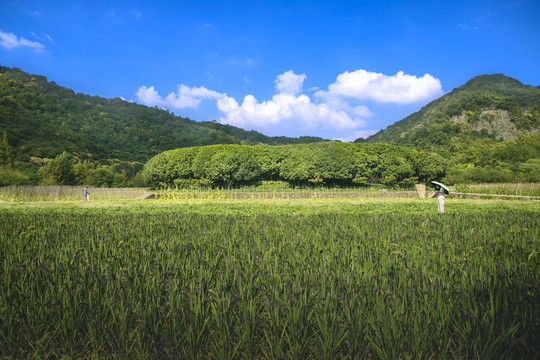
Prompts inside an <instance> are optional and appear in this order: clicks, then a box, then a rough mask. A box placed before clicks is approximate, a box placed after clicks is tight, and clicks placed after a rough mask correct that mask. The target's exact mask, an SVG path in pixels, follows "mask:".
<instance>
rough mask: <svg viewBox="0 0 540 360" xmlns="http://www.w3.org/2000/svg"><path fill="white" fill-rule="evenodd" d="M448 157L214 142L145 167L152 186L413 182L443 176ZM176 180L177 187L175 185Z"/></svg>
mask: <svg viewBox="0 0 540 360" xmlns="http://www.w3.org/2000/svg"><path fill="white" fill-rule="evenodd" d="M446 168H447V166H446V160H445V159H444V158H442V157H441V156H439V155H437V154H434V153H424V152H418V151H416V150H412V149H409V148H404V147H397V146H393V145H382V144H349V143H340V142H322V143H314V144H301V145H284V146H266V145H258V146H249V145H211V146H204V147H196V148H186V149H176V150H171V151H166V152H163V153H161V154H159V155H156V156H155V157H153V158H152V159H150V160H149V161H148V162H147V163H146V165H145V167H144V171H143V176H144V179H145V180H146V181H147V183H148V184H149V185H150V186H152V187H163V186H170V187H172V186H178V184H181V182H176V181H177V180H178V179H191V178H193V179H208V180H209V181H211V182H212V184H213V185H215V186H219V187H231V186H245V185H252V184H255V183H257V182H258V181H261V180H263V181H275V180H278V181H287V182H288V183H290V184H292V185H294V186H306V185H309V184H311V185H313V186H321V185H322V184H325V185H327V186H352V185H364V184H368V183H378V182H380V183H383V184H385V185H387V186H393V185H396V184H400V183H402V184H404V185H405V186H410V182H411V181H413V179H416V180H419V181H421V182H427V181H428V180H433V179H439V178H441V177H442V176H444V174H445V171H446ZM175 184H176V185H175Z"/></svg>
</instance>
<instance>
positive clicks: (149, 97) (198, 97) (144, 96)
mask: <svg viewBox="0 0 540 360" xmlns="http://www.w3.org/2000/svg"><path fill="white" fill-rule="evenodd" d="M136 95H137V98H138V99H139V101H140V102H141V103H143V104H145V105H148V106H158V107H162V108H174V109H185V108H194V107H197V106H199V104H200V102H201V101H202V100H203V99H216V100H217V99H220V98H222V97H224V96H226V95H225V94H220V93H218V92H216V91H213V90H208V89H207V88H205V87H204V86H201V87H189V86H186V85H184V84H180V85H179V86H178V91H177V92H171V93H170V94H169V95H167V96H166V97H165V98H163V97H161V96H160V95H159V93H158V92H157V91H156V89H155V88H154V86H150V87H146V86H144V85H143V86H141V87H140V88H139V90H137V93H136Z"/></svg>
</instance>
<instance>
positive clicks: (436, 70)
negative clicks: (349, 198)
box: [0, 0, 540, 141]
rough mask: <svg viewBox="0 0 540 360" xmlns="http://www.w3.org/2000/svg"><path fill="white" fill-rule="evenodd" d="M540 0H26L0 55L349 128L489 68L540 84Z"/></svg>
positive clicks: (308, 126) (348, 132)
mask: <svg viewBox="0 0 540 360" xmlns="http://www.w3.org/2000/svg"><path fill="white" fill-rule="evenodd" d="M539 18H540V1H538V0H522V1H511V0H510V1H476V0H471V1H460V0H457V1H294V0H293V1H281V0H277V1H254V0H250V1H227V0H221V1H159V0H154V1H148V2H143V1H136V0H135V1H99V0H97V1H79V2H75V1H73V2H72V1H54V0H49V1H26V0H20V1H15V0H3V1H2V2H1V4H0V63H1V64H2V65H3V66H9V67H19V68H21V69H23V70H24V71H27V72H30V73H36V74H41V75H45V76H47V77H48V79H49V80H50V81H55V82H56V83H58V84H59V85H62V86H66V87H69V88H72V89H74V90H75V91H76V92H82V93H86V94H90V95H99V96H101V97H106V98H114V97H122V98H124V99H125V100H127V101H133V102H137V103H141V104H146V105H149V106H158V107H160V108H166V109H169V110H170V111H172V112H174V113H175V114H177V115H180V116H184V117H189V118H191V119H193V120H197V121H203V120H217V121H219V122H221V123H226V124H231V125H234V126H239V127H242V128H245V129H247V130H251V129H254V130H257V131H259V132H262V133H263V134H266V135H271V136H276V135H284V136H292V137H297V136H302V135H310V136H321V137H323V138H327V139H341V140H343V141H351V140H354V139H356V138H358V137H365V136H367V135H370V134H373V133H374V132H376V131H377V130H380V129H384V128H386V127H387V126H388V125H391V124H393V123H395V122H396V121H399V120H401V119H402V118H404V117H406V116H407V115H409V114H411V113H413V112H414V111H417V110H419V109H420V108H421V107H422V106H424V105H426V104H427V103H429V102H430V101H432V100H434V99H436V98H437V97H439V96H441V95H442V94H444V93H446V92H449V91H451V90H452V89H454V88H456V87H458V86H460V85H462V84H464V83H465V82H466V81H468V80H469V79H471V78H472V77H474V76H476V75H480V74H485V73H503V74H506V75H508V76H511V77H514V78H516V79H518V80H520V81H522V82H523V83H525V84H528V85H540V67H539V64H540V40H538V39H540V21H539V20H538V19H539Z"/></svg>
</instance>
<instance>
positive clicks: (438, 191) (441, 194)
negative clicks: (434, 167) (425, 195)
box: [435, 186, 444, 214]
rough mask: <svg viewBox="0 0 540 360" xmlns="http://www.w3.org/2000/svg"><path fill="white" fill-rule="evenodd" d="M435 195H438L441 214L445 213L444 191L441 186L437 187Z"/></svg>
mask: <svg viewBox="0 0 540 360" xmlns="http://www.w3.org/2000/svg"><path fill="white" fill-rule="evenodd" d="M435 194H436V195H437V208H438V209H439V213H441V214H443V213H444V190H443V189H441V187H440V186H437V187H435Z"/></svg>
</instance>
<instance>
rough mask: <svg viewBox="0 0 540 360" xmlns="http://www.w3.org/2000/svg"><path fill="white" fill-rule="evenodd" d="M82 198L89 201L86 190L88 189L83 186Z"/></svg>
mask: <svg viewBox="0 0 540 360" xmlns="http://www.w3.org/2000/svg"><path fill="white" fill-rule="evenodd" d="M83 195H84V200H87V201H90V193H89V192H88V189H87V188H86V187H85V188H84V191H83Z"/></svg>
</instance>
